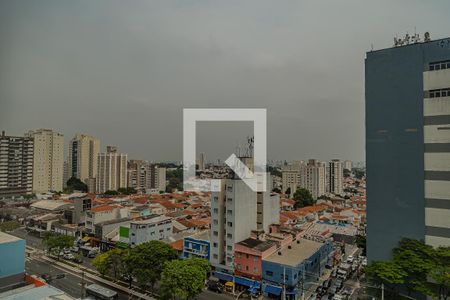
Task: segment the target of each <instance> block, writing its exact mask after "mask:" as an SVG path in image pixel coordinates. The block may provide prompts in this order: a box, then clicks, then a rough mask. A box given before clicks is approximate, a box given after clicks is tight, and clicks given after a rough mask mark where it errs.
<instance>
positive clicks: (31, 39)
mask: <svg viewBox="0 0 450 300" xmlns="http://www.w3.org/2000/svg"><path fill="white" fill-rule="evenodd" d="M138 3H139V4H136V5H134V6H127V5H124V4H122V3H118V2H117V3H114V2H113V4H111V5H102V2H97V3H95V4H92V3H91V4H90V5H89V7H87V5H86V4H83V3H80V2H77V3H70V4H68V3H62V2H59V3H58V2H51V1H40V3H39V4H27V6H26V9H25V6H24V5H23V4H21V3H17V2H3V3H2V4H1V9H0V11H1V12H2V13H1V16H2V18H1V20H2V21H1V22H2V24H3V22H4V24H3V25H4V26H1V28H2V30H1V31H0V37H1V39H2V41H4V43H2V44H4V45H6V46H5V48H3V51H2V56H1V57H2V59H1V61H0V64H1V66H2V67H1V68H0V69H1V70H2V71H1V76H2V81H1V83H0V84H1V86H0V99H2V100H1V102H2V108H3V109H2V112H1V113H0V120H1V128H2V129H4V130H6V131H7V132H8V133H9V134H22V133H23V132H26V130H29V129H34V128H53V129H55V130H58V131H61V132H63V133H64V134H65V135H66V137H72V136H73V135H75V133H77V132H80V133H86V134H90V135H93V136H97V137H99V138H101V139H102V141H103V142H104V144H113V145H117V146H118V147H119V148H121V149H127V152H128V153H129V155H130V157H132V158H145V159H149V160H155V161H179V160H181V157H182V155H181V152H182V138H181V132H182V121H181V118H182V108H185V107H186V108H189V107H201V108H203V107H204V108H218V107H250V108H260V107H263V108H267V109H268V157H269V158H271V159H286V160H293V159H297V158H299V157H302V158H308V157H317V158H320V159H327V160H328V159H332V158H335V157H341V158H342V159H351V160H354V161H362V160H363V157H364V132H363V127H364V121H363V120H364V103H363V98H364V92H363V77H364V76H363V75H364V74H363V73H364V72H363V68H362V64H363V59H364V53H365V52H366V51H368V50H370V48H371V44H373V45H374V49H380V48H385V47H390V46H391V45H392V43H393V37H394V36H395V35H403V34H405V33H406V32H410V33H412V32H413V31H414V27H416V28H417V32H418V33H421V34H423V33H424V32H425V31H430V32H431V37H432V39H437V38H439V37H443V36H445V34H444V30H445V28H448V25H449V21H448V18H446V15H445V12H447V11H448V10H449V7H448V6H449V4H448V3H444V2H441V3H437V4H434V5H433V6H429V5H427V6H426V7H425V6H424V5H425V4H423V3H420V2H415V5H410V2H405V1H398V2H396V3H391V2H389V3H388V4H387V5H378V4H375V3H365V4H363V3H360V2H355V1H352V2H348V3H326V4H325V3H324V4H317V3H315V4H312V3H297V4H295V3H290V4H285V5H279V4H270V3H269V2H261V1H258V3H257V5H256V6H255V2H249V3H247V4H245V5H243V4H240V5H235V4H232V3H220V4H219V5H206V4H205V5H201V4H199V3H183V4H181V3H174V4H169V3H166V2H164V3H148V2H138ZM405 5H407V6H408V7H409V13H408V14H407V15H406V14H399V13H397V12H399V11H402V10H403V9H404V7H405ZM255 7H256V8H258V14H257V15H255V13H254V8H255ZM87 8H89V9H87ZM341 9H342V10H343V11H345V10H348V11H352V13H349V14H348V15H340V14H335V11H336V10H337V11H339V10H341ZM319 11H320V14H321V16H322V18H323V19H327V20H328V21H327V22H323V21H320V20H316V19H311V18H312V16H314V15H315V14H314V13H313V12H319ZM367 11H371V14H370V15H369V14H367V13H366V12H367ZM117 16H120V17H117ZM381 16H392V18H390V19H392V23H390V24H389V25H383V24H380V23H379V19H380V17H381ZM394 16H395V17H394ZM419 16H420V17H419ZM427 19H433V20H436V22H433V24H429V23H428V22H427V21H426V20H427ZM355 22H357V23H358V24H359V26H357V27H356V26H354V23H355ZM202 24H209V26H206V27H205V26H202ZM331 24H333V26H330V25H331ZM306 25H307V26H306ZM375 25H376V26H375ZM330 28H333V29H332V30H331V29H330ZM268 41H270V43H269V42H268ZM349 45H351V46H349ZM344 49H345V50H344ZM318 91H320V92H318ZM50 108H51V109H50ZM6 112H8V113H6ZM112 120H120V121H118V122H112ZM163 127H164V128H165V130H164V131H162V130H161V128H163ZM205 131H206V134H207V137H208V138H209V139H212V141H213V142H212V143H211V144H212V145H214V144H216V143H215V142H216V136H221V137H225V138H226V132H224V131H225V130H219V132H217V131H214V132H209V131H208V129H206V130H205ZM167 136H170V139H166V138H165V137H167ZM137 137H139V138H142V137H144V139H142V140H139V138H137ZM155 139H157V143H155V142H154V141H155ZM163 139H164V142H161V140H163ZM239 139H240V138H239V137H238V138H237V137H230V138H229V140H231V141H235V140H239ZM158 140H159V141H158ZM285 145H289V147H285ZM128 146H130V147H128ZM211 147H212V146H211ZM234 147H235V145H233V148H234ZM199 150H200V149H199ZM216 150H220V149H216ZM200 151H202V152H205V153H208V152H210V153H211V152H213V151H212V150H211V151H210V150H209V149H201V150H200ZM227 152H229V151H227ZM209 157H212V156H211V155H209Z"/></svg>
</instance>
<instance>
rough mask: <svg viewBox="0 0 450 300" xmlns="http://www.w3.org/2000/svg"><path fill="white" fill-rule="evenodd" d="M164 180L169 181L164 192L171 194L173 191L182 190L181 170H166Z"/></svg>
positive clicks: (179, 168)
mask: <svg viewBox="0 0 450 300" xmlns="http://www.w3.org/2000/svg"><path fill="white" fill-rule="evenodd" d="M166 178H167V180H168V181H169V183H168V184H167V187H166V192H168V193H171V192H173V191H174V190H178V191H182V190H183V168H182V166H180V167H178V168H177V169H175V170H168V171H167V172H166Z"/></svg>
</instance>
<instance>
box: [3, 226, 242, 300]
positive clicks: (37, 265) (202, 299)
mask: <svg viewBox="0 0 450 300" xmlns="http://www.w3.org/2000/svg"><path fill="white" fill-rule="evenodd" d="M11 234H13V235H15V236H17V237H20V238H22V239H24V240H25V241H26V244H27V246H31V247H34V248H38V249H42V250H43V249H44V246H43V245H42V239H41V238H39V237H37V236H35V235H33V234H28V232H27V231H26V230H25V228H19V229H16V230H15V231H13V232H11ZM82 259H83V263H82V265H83V266H84V267H87V268H90V269H94V267H93V266H92V264H91V261H92V259H89V258H87V257H83V258H82ZM25 268H26V271H27V272H28V273H29V274H31V275H39V276H40V275H42V274H50V275H51V276H52V277H55V276H56V275H58V274H62V273H64V274H65V275H66V276H65V278H61V279H54V280H52V281H51V282H50V284H51V285H52V286H54V287H56V288H58V289H60V290H62V291H64V292H66V293H67V294H69V295H70V296H72V297H74V298H80V297H81V292H82V289H81V278H80V277H79V276H76V275H73V274H71V273H68V272H67V271H66V270H61V269H59V268H56V267H55V266H54V265H52V264H50V263H48V262H46V261H41V260H39V259H38V258H36V257H34V256H33V255H32V256H30V257H27V260H26V264H25ZM85 282H86V283H87V284H90V283H93V282H92V281H90V280H85ZM119 299H124V300H125V299H130V298H129V295H127V294H124V293H123V292H119ZM197 299H198V300H209V299H217V300H232V299H235V297H233V296H231V295H228V294H218V293H215V292H211V291H208V290H206V291H204V292H203V293H201V294H200V295H199V296H198V297H197Z"/></svg>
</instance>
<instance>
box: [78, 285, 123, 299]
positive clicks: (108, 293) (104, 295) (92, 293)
mask: <svg viewBox="0 0 450 300" xmlns="http://www.w3.org/2000/svg"><path fill="white" fill-rule="evenodd" d="M86 296H87V297H86V298H85V299H99V300H116V299H118V298H119V295H118V294H117V292H116V291H113V290H110V289H107V288H105V287H103V286H100V285H98V284H95V283H94V284H91V285H88V286H87V287H86Z"/></svg>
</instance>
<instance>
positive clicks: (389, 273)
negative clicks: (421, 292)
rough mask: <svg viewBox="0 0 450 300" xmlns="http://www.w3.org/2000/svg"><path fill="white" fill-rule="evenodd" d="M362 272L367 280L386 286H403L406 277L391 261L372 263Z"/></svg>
mask: <svg viewBox="0 0 450 300" xmlns="http://www.w3.org/2000/svg"><path fill="white" fill-rule="evenodd" d="M364 271H365V273H366V276H367V278H369V280H371V281H373V282H375V283H378V284H381V283H384V284H386V285H396V284H403V283H405V278H406V276H407V274H406V272H405V271H403V270H402V268H401V267H400V266H398V265H397V264H396V263H394V262H391V261H377V262H373V263H371V264H370V265H369V266H367V267H366V268H365V269H364Z"/></svg>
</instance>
